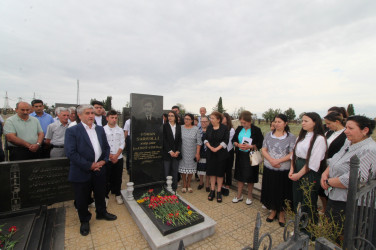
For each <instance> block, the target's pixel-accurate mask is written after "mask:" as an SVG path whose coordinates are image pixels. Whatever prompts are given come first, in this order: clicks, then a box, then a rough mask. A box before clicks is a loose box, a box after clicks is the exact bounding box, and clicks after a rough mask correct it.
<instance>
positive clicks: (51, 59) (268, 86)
mask: <svg viewBox="0 0 376 250" xmlns="http://www.w3.org/2000/svg"><path fill="white" fill-rule="evenodd" d="M375 31H376V1H374V0H364V1H354V0H351V1H349V0H315V1H312V0H310V1H306V0H281V1H275V0H273V1H272V0H260V1H250V0H246V1H244V0H239V1H229V0H228V1H223V0H200V1H198V0H196V1H194V0H191V1H181V0H170V1H166V0H159V1H146V0H137V1H135V0H133V1H128V0H108V1H103V0H102V1H100V0H80V1H75V0H65V1H57V0H49V1H45V0H28V1H26V0H19V1H14V0H2V1H0V106H1V107H3V105H4V103H5V95H6V92H7V93H8V97H9V104H10V106H11V107H15V104H16V102H17V101H18V100H19V98H22V99H23V100H25V101H28V102H30V101H31V100H32V98H33V96H34V95H35V97H36V98H39V99H42V100H44V101H45V102H46V103H47V104H48V105H53V104H55V103H76V100H77V80H79V82H80V91H79V102H80V103H81V104H83V103H88V102H89V101H90V99H91V98H96V99H97V100H105V99H106V97H107V96H112V104H113V106H114V108H115V109H118V110H121V108H122V107H124V106H125V105H126V103H127V102H129V101H130V93H142V94H152V95H162V96H163V98H164V99H163V100H164V108H165V109H169V108H171V106H173V105H175V104H177V103H180V104H183V105H184V107H185V109H186V110H187V111H190V112H193V113H199V108H200V107H201V106H205V107H206V108H207V110H208V111H209V112H210V111H211V110H212V108H213V107H214V106H215V105H216V104H217V102H218V100H219V97H222V99H223V106H224V108H225V109H226V110H227V111H228V112H229V113H230V114H232V113H233V112H234V111H235V110H236V109H238V108H240V107H244V108H245V109H247V110H249V111H251V112H252V113H255V114H257V115H258V116H259V117H261V114H262V113H263V112H264V111H266V110H268V109H269V108H273V109H276V108H280V109H281V110H282V111H284V110H286V109H288V108H289V107H291V108H293V109H294V110H295V112H296V114H297V115H298V114H300V113H302V112H311V111H315V112H318V113H319V114H320V115H325V114H326V110H327V109H328V108H330V107H332V106H344V107H347V105H348V104H349V103H352V104H353V105H354V108H355V112H356V113H357V114H365V115H367V116H369V117H372V118H373V117H376V102H375V93H376V84H375V79H376V67H375V59H376V56H375V55H376V32H375ZM34 93H35V94H34Z"/></svg>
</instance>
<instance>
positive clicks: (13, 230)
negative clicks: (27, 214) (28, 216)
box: [8, 226, 17, 233]
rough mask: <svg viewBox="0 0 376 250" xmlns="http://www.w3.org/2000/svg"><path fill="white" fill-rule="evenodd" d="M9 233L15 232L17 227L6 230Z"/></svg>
mask: <svg viewBox="0 0 376 250" xmlns="http://www.w3.org/2000/svg"><path fill="white" fill-rule="evenodd" d="M8 231H9V232H11V233H12V232H14V233H15V232H17V227H16V226H11V227H10V228H9V229H8Z"/></svg>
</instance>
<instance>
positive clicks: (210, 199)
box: [208, 190, 215, 201]
mask: <svg viewBox="0 0 376 250" xmlns="http://www.w3.org/2000/svg"><path fill="white" fill-rule="evenodd" d="M214 197H215V191H214V190H210V193H209V196H208V200H209V201H212V200H213V199H214Z"/></svg>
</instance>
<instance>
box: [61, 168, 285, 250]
mask: <svg viewBox="0 0 376 250" xmlns="http://www.w3.org/2000/svg"><path fill="white" fill-rule="evenodd" d="M127 181H128V175H127V174H126V171H124V176H123V186H122V187H123V188H125V186H126V185H125V184H126V182H127ZM197 186H198V183H197V182H195V181H193V182H192V188H193V190H194V192H193V193H185V194H182V193H181V192H180V190H178V194H179V195H181V196H182V197H184V198H185V199H187V200H188V201H189V202H191V203H192V204H194V205H195V206H196V207H197V208H198V209H200V210H201V211H203V212H204V213H206V214H207V215H208V216H210V217H211V218H213V219H214V220H215V221H216V222H217V226H216V230H215V234H214V235H213V236H211V237H208V238H206V239H204V240H202V241H199V242H196V243H195V244H192V245H190V246H187V247H186V249H241V248H243V247H245V246H248V245H251V246H252V244H253V231H254V227H255V222H256V216H257V212H260V214H261V222H262V226H261V232H260V236H261V235H262V234H263V233H266V232H269V233H270V234H271V236H272V239H273V246H277V245H278V244H279V243H281V242H282V241H283V228H281V227H280V226H279V224H278V222H277V221H275V222H272V223H267V222H266V221H265V219H266V217H267V216H268V211H267V210H265V209H263V208H262V207H261V204H260V202H259V200H257V199H254V202H253V204H252V205H250V206H247V205H246V204H245V202H244V201H243V202H240V203H237V204H234V203H232V198H233V197H234V196H235V191H234V190H231V191H230V195H229V196H228V197H224V199H223V202H222V203H217V202H216V201H215V200H214V201H208V200H207V195H208V193H207V192H206V191H205V189H202V190H197ZM60 205H63V206H65V207H66V227H65V249H68V250H69V249H149V246H148V243H147V241H146V240H145V238H144V237H143V235H142V234H141V232H140V230H139V229H138V227H137V225H136V224H135V222H134V221H133V219H132V217H131V215H130V214H129V212H128V210H127V208H126V207H125V205H118V204H117V203H116V201H115V197H114V196H113V195H111V197H110V201H109V204H108V211H109V212H110V213H113V214H116V215H117V216H118V219H117V220H116V221H112V222H109V221H102V220H99V221H97V220H96V219H95V209H94V208H90V212H91V213H92V214H93V217H92V219H91V221H90V228H91V232H90V234H89V235H88V236H86V237H83V236H81V235H80V233H79V228H80V223H79V220H78V215H77V212H76V210H75V209H74V206H73V201H69V202H64V203H62V204H60ZM57 206H58V205H57Z"/></svg>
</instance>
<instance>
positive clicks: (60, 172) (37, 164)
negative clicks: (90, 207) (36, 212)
mask: <svg viewBox="0 0 376 250" xmlns="http://www.w3.org/2000/svg"><path fill="white" fill-rule="evenodd" d="M68 172H69V160H68V159H67V158H56V159H43V160H28V161H14V162H2V163H0V200H1V202H0V212H8V211H17V210H20V209H23V208H29V207H34V206H40V205H49V204H52V203H56V202H62V201H67V200H72V199H74V195H73V191H72V187H71V184H70V183H69V182H68Z"/></svg>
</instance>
